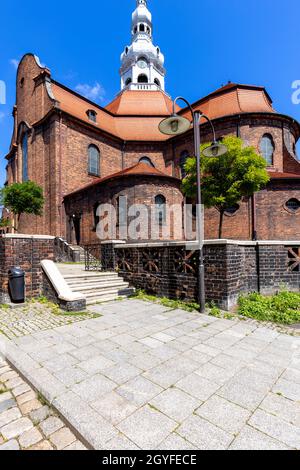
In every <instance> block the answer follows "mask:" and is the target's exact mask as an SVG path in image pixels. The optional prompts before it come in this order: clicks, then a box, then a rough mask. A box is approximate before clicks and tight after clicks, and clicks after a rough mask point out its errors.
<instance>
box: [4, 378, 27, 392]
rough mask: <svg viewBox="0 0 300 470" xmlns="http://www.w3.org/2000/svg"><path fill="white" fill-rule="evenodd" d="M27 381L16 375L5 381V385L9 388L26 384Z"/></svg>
mask: <svg viewBox="0 0 300 470" xmlns="http://www.w3.org/2000/svg"><path fill="white" fill-rule="evenodd" d="M24 384H25V382H24V380H23V379H21V377H15V378H14V379H11V380H8V381H7V382H5V386H6V388H8V389H12V388H16V387H19V386H20V385H24Z"/></svg>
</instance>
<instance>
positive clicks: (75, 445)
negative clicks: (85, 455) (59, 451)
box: [63, 441, 87, 450]
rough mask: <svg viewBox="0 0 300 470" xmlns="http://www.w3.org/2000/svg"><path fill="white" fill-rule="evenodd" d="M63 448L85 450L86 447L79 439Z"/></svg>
mask: <svg viewBox="0 0 300 470" xmlns="http://www.w3.org/2000/svg"><path fill="white" fill-rule="evenodd" d="M63 450H87V448H86V447H85V446H84V445H83V444H82V443H81V442H80V441H75V442H73V443H72V444H70V445H69V446H67V447H65V448H64V449H63Z"/></svg>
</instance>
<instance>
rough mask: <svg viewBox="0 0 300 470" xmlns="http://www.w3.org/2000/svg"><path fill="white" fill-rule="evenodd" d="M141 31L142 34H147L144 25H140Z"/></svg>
mask: <svg viewBox="0 0 300 470" xmlns="http://www.w3.org/2000/svg"><path fill="white" fill-rule="evenodd" d="M140 31H141V33H144V32H145V25H144V24H140Z"/></svg>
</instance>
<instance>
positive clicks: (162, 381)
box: [143, 357, 199, 388]
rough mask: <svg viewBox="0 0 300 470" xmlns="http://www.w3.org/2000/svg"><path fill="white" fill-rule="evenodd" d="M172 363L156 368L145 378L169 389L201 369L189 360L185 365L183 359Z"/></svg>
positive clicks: (168, 362) (145, 374)
mask: <svg viewBox="0 0 300 470" xmlns="http://www.w3.org/2000/svg"><path fill="white" fill-rule="evenodd" d="M185 359H186V358H185ZM171 361H172V362H170V361H167V362H165V363H164V364H161V365H159V366H157V367H154V368H153V369H151V370H149V371H147V372H146V373H144V374H143V376H144V377H146V378H147V379H149V380H151V381H153V382H155V383H156V384H158V385H160V386H161V387H163V388H168V387H170V386H171V385H174V384H175V383H176V382H178V380H180V379H181V378H182V377H184V376H185V375H186V374H188V373H189V372H191V371H192V370H195V369H197V368H198V367H199V364H197V363H196V362H191V361H189V360H188V359H186V360H185V365H184V363H183V361H184V359H183V358H182V357H181V359H180V360H175V361H174V360H171ZM191 364H192V366H191ZM189 366H190V367H189ZM185 367H186V368H185Z"/></svg>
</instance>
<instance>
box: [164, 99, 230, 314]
mask: <svg viewBox="0 0 300 470" xmlns="http://www.w3.org/2000/svg"><path fill="white" fill-rule="evenodd" d="M179 100H181V101H184V102H185V104H186V105H187V106H188V108H189V110H190V111H191V114H192V117H193V126H194V145H195V155H196V157H197V198H198V199H197V202H198V219H199V220H198V223H197V235H198V243H199V273H198V288H199V304H200V312H201V313H205V281H204V257H203V236H202V230H201V226H200V223H201V220H202V200H201V169H200V161H201V137H200V121H201V119H202V118H204V119H205V120H206V121H207V122H208V123H209V124H210V126H211V129H212V133H213V144H212V145H211V146H209V147H207V148H206V149H205V150H204V151H203V155H205V156H206V157H214V158H217V157H220V156H221V155H224V154H225V153H226V152H227V147H226V146H225V145H222V144H219V143H218V142H217V140H216V133H215V128H214V126H213V123H212V122H211V120H210V119H209V118H208V117H207V116H206V115H205V114H202V113H201V111H198V110H196V111H194V110H193V108H192V106H191V104H190V103H189V102H188V101H187V100H186V99H185V98H183V97H182V96H178V97H177V98H176V99H175V100H174V102H173V114H172V116H170V117H168V118H167V119H164V120H163V121H161V123H160V124H159V130H160V132H161V133H162V134H166V135H173V136H175V135H180V134H184V133H185V132H187V131H188V130H189V129H190V127H191V123H190V121H189V120H188V119H186V118H184V117H182V116H179V115H178V114H177V113H176V103H177V101H179Z"/></svg>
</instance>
